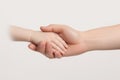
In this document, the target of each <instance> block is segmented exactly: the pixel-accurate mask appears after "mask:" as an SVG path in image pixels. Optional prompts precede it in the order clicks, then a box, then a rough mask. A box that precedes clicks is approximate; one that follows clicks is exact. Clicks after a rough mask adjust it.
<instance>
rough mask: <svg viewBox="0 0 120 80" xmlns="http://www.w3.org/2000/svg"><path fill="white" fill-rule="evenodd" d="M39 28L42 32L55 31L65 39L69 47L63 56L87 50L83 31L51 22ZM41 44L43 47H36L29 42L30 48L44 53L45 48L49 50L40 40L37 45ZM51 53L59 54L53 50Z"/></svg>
mask: <svg viewBox="0 0 120 80" xmlns="http://www.w3.org/2000/svg"><path fill="white" fill-rule="evenodd" d="M41 30H42V31H43V32H55V33H57V34H58V35H59V36H61V38H63V39H64V40H65V41H66V43H67V44H68V46H69V47H68V49H67V51H66V53H65V54H64V55H63V56H73V55H79V54H80V53H83V52H86V51H87V50H88V49H87V46H86V44H85V42H84V40H83V36H82V35H83V32H80V31H77V30H75V29H73V28H71V27H69V26H67V25H58V24H51V25H48V26H43V27H41ZM41 44H42V46H44V47H43V48H38V47H36V46H35V45H34V44H30V45H29V48H31V49H32V50H36V49H37V51H38V52H42V53H45V52H46V50H47V51H51V50H50V49H49V48H45V47H46V46H45V42H41V43H40V44H39V46H40V45H41ZM43 44H44V45H43ZM46 44H49V43H46ZM49 46H50V45H49ZM48 49H49V50H48ZM53 53H56V54H59V52H58V51H56V52H53ZM45 54H47V55H49V54H50V53H49V52H47V53H45ZM49 57H50V55H49ZM55 57H56V58H59V57H60V56H58V55H55Z"/></svg>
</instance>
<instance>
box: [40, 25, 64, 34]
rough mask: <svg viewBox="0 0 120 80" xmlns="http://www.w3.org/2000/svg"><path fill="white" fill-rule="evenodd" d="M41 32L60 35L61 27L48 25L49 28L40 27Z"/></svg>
mask: <svg viewBox="0 0 120 80" xmlns="http://www.w3.org/2000/svg"><path fill="white" fill-rule="evenodd" d="M40 29H41V31H43V32H55V33H58V34H59V33H62V32H63V30H64V29H63V27H60V26H57V25H49V26H41V27H40Z"/></svg>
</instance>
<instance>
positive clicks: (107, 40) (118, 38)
mask: <svg viewBox="0 0 120 80" xmlns="http://www.w3.org/2000/svg"><path fill="white" fill-rule="evenodd" d="M41 30H42V31H43V32H54V33H57V34H58V35H59V36H60V37H61V38H63V39H64V40H65V41H66V43H67V44H68V46H69V47H68V48H67V51H66V53H65V54H64V55H62V56H61V55H60V52H59V51H52V50H51V48H50V47H51V44H50V43H49V42H44V41H42V42H40V43H39V46H43V47H37V46H35V45H34V44H33V43H31V44H30V45H29V48H30V49H32V50H35V51H38V52H42V53H43V54H47V55H48V56H47V57H48V58H60V57H67V56H74V55H79V54H82V53H84V52H87V51H93V50H116V49H120V24H118V25H113V26H105V27H102V28H97V29H92V30H88V31H83V32H81V31H77V30H75V29H73V28H71V27H69V26H66V25H59V24H51V25H48V26H44V27H43V26H42V27H41ZM46 45H47V46H46ZM54 53H56V54H58V55H55V57H51V56H52V55H53V54H54Z"/></svg>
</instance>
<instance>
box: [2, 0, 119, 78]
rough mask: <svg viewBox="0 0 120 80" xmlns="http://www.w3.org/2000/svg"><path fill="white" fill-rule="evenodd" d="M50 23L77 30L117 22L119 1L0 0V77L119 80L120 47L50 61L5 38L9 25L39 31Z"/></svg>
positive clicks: (22, 43) (20, 43)
mask: <svg viewBox="0 0 120 80" xmlns="http://www.w3.org/2000/svg"><path fill="white" fill-rule="evenodd" d="M50 23H59V24H67V25H70V26H72V27H73V28H77V29H79V30H88V29H93V28H97V27H101V26H107V25H113V24H120V1H119V0H0V80H120V50H116V51H93V52H88V53H86V54H82V55H79V56H75V57H69V58H62V59H54V60H49V59H48V58H46V57H44V56H42V55H41V54H39V53H37V52H33V51H31V50H29V49H28V48H27V45H28V43H24V42H12V41H10V40H9V39H8V38H7V30H8V27H9V25H19V26H22V27H24V28H29V29H34V30H39V26H40V25H48V24H50ZM115 36H118V35H115Z"/></svg>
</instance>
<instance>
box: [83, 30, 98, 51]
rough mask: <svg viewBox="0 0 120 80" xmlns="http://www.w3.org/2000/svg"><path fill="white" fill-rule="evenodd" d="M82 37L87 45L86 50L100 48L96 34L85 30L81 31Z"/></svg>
mask: <svg viewBox="0 0 120 80" xmlns="http://www.w3.org/2000/svg"><path fill="white" fill-rule="evenodd" d="M81 37H82V40H83V43H84V45H85V47H86V51H93V50H97V49H99V43H100V41H99V39H98V38H97V37H96V36H94V34H91V33H90V32H89V31H84V32H81Z"/></svg>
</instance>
